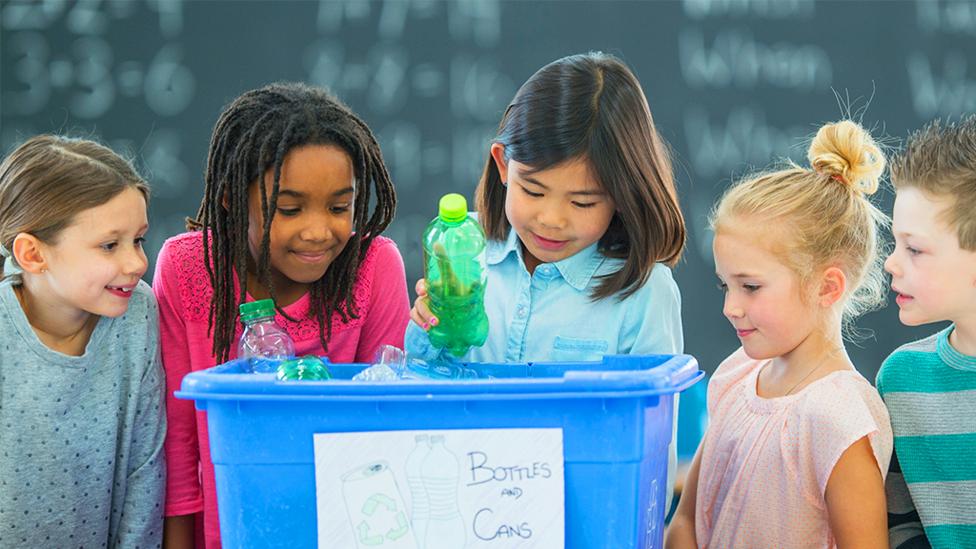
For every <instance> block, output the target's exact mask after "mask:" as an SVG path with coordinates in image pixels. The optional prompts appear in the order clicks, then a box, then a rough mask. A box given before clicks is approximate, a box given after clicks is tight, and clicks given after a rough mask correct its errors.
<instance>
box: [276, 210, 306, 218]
mask: <svg viewBox="0 0 976 549" xmlns="http://www.w3.org/2000/svg"><path fill="white" fill-rule="evenodd" d="M300 211H301V210H299V209H298V208H278V213H280V214H281V215H283V216H285V217H295V216H296V215H298V212H300Z"/></svg>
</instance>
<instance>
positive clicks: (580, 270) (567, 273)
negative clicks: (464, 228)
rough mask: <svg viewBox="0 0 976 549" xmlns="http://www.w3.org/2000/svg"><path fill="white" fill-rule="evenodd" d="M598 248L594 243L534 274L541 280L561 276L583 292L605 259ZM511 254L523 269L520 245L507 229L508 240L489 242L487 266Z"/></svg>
mask: <svg viewBox="0 0 976 549" xmlns="http://www.w3.org/2000/svg"><path fill="white" fill-rule="evenodd" d="M598 246H599V242H594V243H593V244H590V245H589V246H587V247H586V248H584V249H582V250H580V251H579V252H577V253H575V254H573V255H571V256H569V257H567V258H566V259H563V260H561V261H557V262H555V263H543V264H541V265H539V267H537V268H536V271H535V272H536V273H538V275H539V276H541V277H543V278H555V277H556V276H557V274H558V275H561V276H562V277H563V280H565V281H566V283H567V284H569V285H570V286H572V287H573V288H575V289H576V290H578V291H583V290H585V289H586V287H587V286H588V285H589V284H590V280H591V279H592V278H593V275H594V274H596V272H597V269H599V268H600V265H602V264H603V261H604V259H606V258H605V257H604V256H603V254H601V253H600V252H599V250H598V249H597V247H598ZM512 254H514V255H515V260H516V261H518V262H519V263H521V264H522V268H523V269H524V268H525V262H524V261H523V260H522V243H521V241H520V240H519V237H518V233H516V232H515V229H509V231H508V238H507V239H505V240H504V241H489V242H488V250H487V253H486V254H485V255H486V260H487V261H488V264H489V265H497V264H499V263H501V262H503V261H505V260H506V259H507V258H508V257H509V256H511V255H512ZM553 267H554V269H553Z"/></svg>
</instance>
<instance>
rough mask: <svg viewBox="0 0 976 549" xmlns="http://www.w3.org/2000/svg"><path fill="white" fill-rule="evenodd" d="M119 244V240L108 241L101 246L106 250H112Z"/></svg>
mask: <svg viewBox="0 0 976 549" xmlns="http://www.w3.org/2000/svg"><path fill="white" fill-rule="evenodd" d="M118 245H119V243H118V242H106V243H105V244H102V245H101V246H100V248H101V249H103V250H105V251H106V252H111V251H112V250H114V249H115V247H116V246H118Z"/></svg>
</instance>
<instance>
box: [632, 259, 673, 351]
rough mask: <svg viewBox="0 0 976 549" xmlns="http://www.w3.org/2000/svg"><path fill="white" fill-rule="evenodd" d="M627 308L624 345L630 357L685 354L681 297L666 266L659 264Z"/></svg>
mask: <svg viewBox="0 0 976 549" xmlns="http://www.w3.org/2000/svg"><path fill="white" fill-rule="evenodd" d="M634 297H638V299H637V300H634V301H632V302H631V303H630V304H628V305H629V306H628V316H629V317H630V318H629V321H628V322H627V325H626V328H625V330H624V333H623V334H621V340H622V343H623V345H621V348H629V349H630V351H629V352H628V354H632V355H654V354H669V355H675V354H680V353H682V352H683V351H684V335H683V332H682V330H681V293H680V292H679V291H678V285H677V284H676V283H675V282H674V278H673V277H672V276H671V269H669V268H668V266H667V265H662V264H660V263H659V264H656V265H654V269H653V270H652V271H651V275H650V278H648V280H647V283H646V284H645V287H644V288H641V289H640V290H638V293H636V294H634Z"/></svg>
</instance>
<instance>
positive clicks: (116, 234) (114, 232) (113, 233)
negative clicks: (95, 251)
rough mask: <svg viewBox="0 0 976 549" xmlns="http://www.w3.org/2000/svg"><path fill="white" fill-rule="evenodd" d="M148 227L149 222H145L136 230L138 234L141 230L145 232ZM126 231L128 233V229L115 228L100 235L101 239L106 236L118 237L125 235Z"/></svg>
mask: <svg viewBox="0 0 976 549" xmlns="http://www.w3.org/2000/svg"><path fill="white" fill-rule="evenodd" d="M148 229H149V224H148V223H145V224H143V226H142V227H139V230H138V231H136V234H138V233H141V232H144V231H146V230H148ZM126 233H128V231H120V230H118V229H114V230H111V231H108V232H107V233H104V234H102V235H100V236H99V239H104V238H118V237H120V236H122V235H124V234H126Z"/></svg>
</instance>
